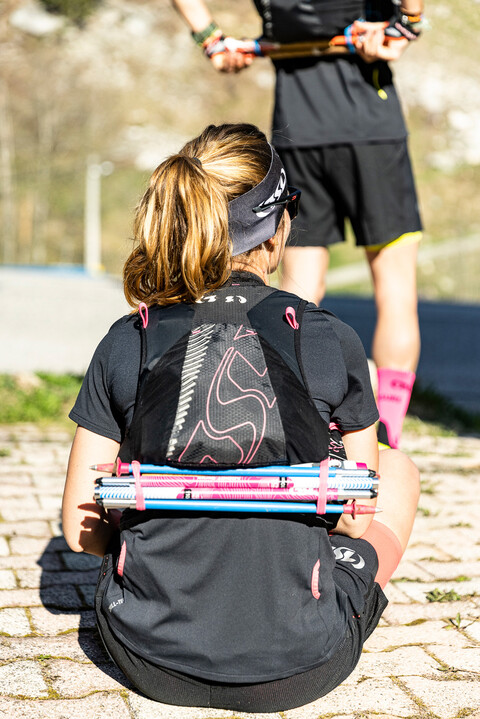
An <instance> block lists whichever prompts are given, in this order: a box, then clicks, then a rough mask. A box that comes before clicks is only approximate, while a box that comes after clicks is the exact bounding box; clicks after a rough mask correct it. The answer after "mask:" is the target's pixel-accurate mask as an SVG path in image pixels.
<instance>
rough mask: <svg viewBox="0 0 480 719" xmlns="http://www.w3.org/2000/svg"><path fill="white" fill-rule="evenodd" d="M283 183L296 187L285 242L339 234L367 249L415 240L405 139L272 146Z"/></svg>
mask: <svg viewBox="0 0 480 719" xmlns="http://www.w3.org/2000/svg"><path fill="white" fill-rule="evenodd" d="M277 151H278V154H279V155H280V157H281V159H282V162H283V164H284V165H285V170H286V172H287V178H288V183H289V184H290V185H293V186H295V187H298V188H299V189H300V190H301V191H302V197H301V201H300V211H299V214H298V217H297V219H296V220H295V222H294V223H293V225H292V235H291V239H290V246H292V247H312V246H313V247H326V246H327V245H333V244H335V243H336V242H342V241H343V240H344V239H345V220H346V219H347V218H348V219H349V220H350V223H351V225H352V228H353V231H354V233H355V238H356V242H357V245H362V246H367V247H369V248H371V249H373V248H375V249H376V248H380V247H383V246H384V245H387V244H390V243H392V242H395V241H397V242H398V241H401V240H402V239H404V238H405V240H409V239H410V240H412V239H413V240H418V239H420V234H419V233H420V231H421V229H422V223H421V219H420V214H419V210H418V202H417V195H416V191H415V181H414V178H413V172H412V167H411V163H410V157H409V154H408V148H407V142H406V141H404V140H402V141H398V142H390V143H366V144H358V145H328V146H325V147H310V148H292V149H288V150H285V149H282V148H278V150H277Z"/></svg>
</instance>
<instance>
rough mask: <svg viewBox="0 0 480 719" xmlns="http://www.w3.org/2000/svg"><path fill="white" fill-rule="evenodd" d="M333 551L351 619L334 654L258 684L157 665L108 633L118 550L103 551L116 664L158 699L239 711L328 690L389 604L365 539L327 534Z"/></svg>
mask: <svg viewBox="0 0 480 719" xmlns="http://www.w3.org/2000/svg"><path fill="white" fill-rule="evenodd" d="M330 542H331V544H332V548H333V550H334V552H335V557H336V560H337V561H336V566H335V568H334V574H333V576H334V580H335V583H336V585H337V587H338V590H339V591H341V592H345V594H346V595H347V596H348V598H349V602H350V610H351V616H350V622H349V625H348V627H347V630H346V632H345V635H344V637H343V640H342V642H341V643H340V646H339V648H338V650H337V652H336V653H335V654H334V656H333V657H332V658H331V659H330V660H329V661H327V662H325V663H324V664H322V665H321V666H319V667H316V668H315V669H310V670H309V671H306V672H302V673H301V674H295V675H293V676H291V677H287V678H285V679H278V680H274V681H270V682H262V683H259V684H227V683H222V682H213V681H208V680H205V679H198V678H197V677H194V676H190V675H188V674H183V673H181V672H177V671H174V670H172V669H167V668H165V667H161V666H158V665H156V664H153V663H152V662H150V661H148V660H146V659H144V658H143V657H141V656H139V655H137V654H135V653H134V652H132V651H131V650H130V649H128V648H126V647H125V646H124V645H122V644H121V643H120V642H119V641H118V639H117V638H116V637H115V635H114V634H112V632H111V630H110V627H109V625H108V622H107V619H106V616H105V614H104V611H103V609H102V595H103V586H104V585H105V582H106V581H107V578H108V575H109V574H110V573H111V572H112V571H113V564H114V562H115V553H116V550H115V549H114V548H113V547H112V551H113V556H112V554H111V553H109V554H107V555H105V558H104V562H103V565H102V569H101V571H100V577H99V581H98V585H97V592H96V598H95V609H96V614H97V626H98V630H99V633H100V636H101V637H102V640H103V643H104V645H105V648H106V650H107V652H108V654H109V655H110V657H111V659H112V660H113V661H114V662H115V664H116V665H117V666H118V667H119V668H120V669H121V670H122V672H123V674H124V675H125V676H126V677H127V679H128V680H129V681H130V682H131V683H132V684H133V686H134V687H136V688H137V689H138V690H139V691H140V692H142V693H143V694H145V696H147V697H149V698H150V699H153V700H155V701H158V702H162V703H164V704H173V705H176V706H190V707H208V708H210V709H213V708H216V709H225V710H231V711H237V712H256V713H264V712H265V713H266V712H278V711H286V710H288V709H294V708H295V707H299V706H304V705H305V704H309V703H310V702H313V701H315V700H316V699H318V698H320V697H322V696H324V695H325V694H328V693H329V692H331V691H332V690H333V689H335V687H337V686H338V685H339V684H341V683H342V682H343V681H344V680H345V679H346V678H347V677H348V676H349V675H350V674H351V673H352V671H353V670H354V669H355V667H356V665H357V663H358V660H359V658H360V654H361V652H362V647H363V644H364V642H365V640H366V639H367V638H368V637H369V635H370V634H371V633H372V632H373V630H374V629H375V627H376V626H377V624H378V621H379V619H380V617H381V615H382V613H383V611H384V609H385V607H386V606H387V603H388V602H387V599H386V597H385V595H384V593H383V591H382V590H381V588H380V586H379V585H378V584H377V583H375V582H374V578H375V575H376V573H377V568H378V559H377V555H376V552H375V549H374V548H373V547H372V545H371V544H369V542H366V541H365V540H363V539H350V538H349V537H345V536H342V535H333V536H331V537H330Z"/></svg>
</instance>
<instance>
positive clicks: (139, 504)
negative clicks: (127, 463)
mask: <svg viewBox="0 0 480 719" xmlns="http://www.w3.org/2000/svg"><path fill="white" fill-rule="evenodd" d="M132 472H133V476H134V477H135V498H136V509H139V510H143V509H145V497H144V495H143V489H142V481H141V477H140V462H137V461H136V460H134V461H133V462H132Z"/></svg>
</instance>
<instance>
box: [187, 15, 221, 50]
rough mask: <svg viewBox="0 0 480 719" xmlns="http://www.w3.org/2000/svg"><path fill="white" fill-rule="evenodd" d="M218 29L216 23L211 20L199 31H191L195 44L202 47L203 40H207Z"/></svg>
mask: <svg viewBox="0 0 480 719" xmlns="http://www.w3.org/2000/svg"><path fill="white" fill-rule="evenodd" d="M219 29H220V28H219V27H218V25H217V23H216V22H213V21H212V22H211V23H210V25H207V27H206V28H205V29H204V30H201V31H200V32H192V37H193V40H194V42H195V43H196V44H197V45H199V46H200V47H202V46H203V43H204V42H205V40H208V38H209V37H210V36H211V35H213V34H214V33H216V32H217V31H218V30H219Z"/></svg>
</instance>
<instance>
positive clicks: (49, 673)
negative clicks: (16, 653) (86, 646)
mask: <svg viewBox="0 0 480 719" xmlns="http://www.w3.org/2000/svg"><path fill="white" fill-rule="evenodd" d="M44 673H45V678H46V679H47V681H48V682H49V684H50V685H51V687H52V688H53V689H54V691H56V692H57V693H58V694H59V695H60V696H61V697H63V698H67V697H80V696H84V695H86V694H90V693H91V692H95V691H110V690H119V691H120V689H122V688H125V687H126V688H131V684H130V682H129V681H128V680H127V679H126V678H125V677H124V675H123V674H122V672H121V671H120V670H119V669H117V667H116V666H115V665H114V664H113V663H111V662H109V663H106V662H105V663H104V664H103V665H96V664H91V663H82V662H74V661H69V660H68V659H50V660H47V661H45V669H44Z"/></svg>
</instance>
